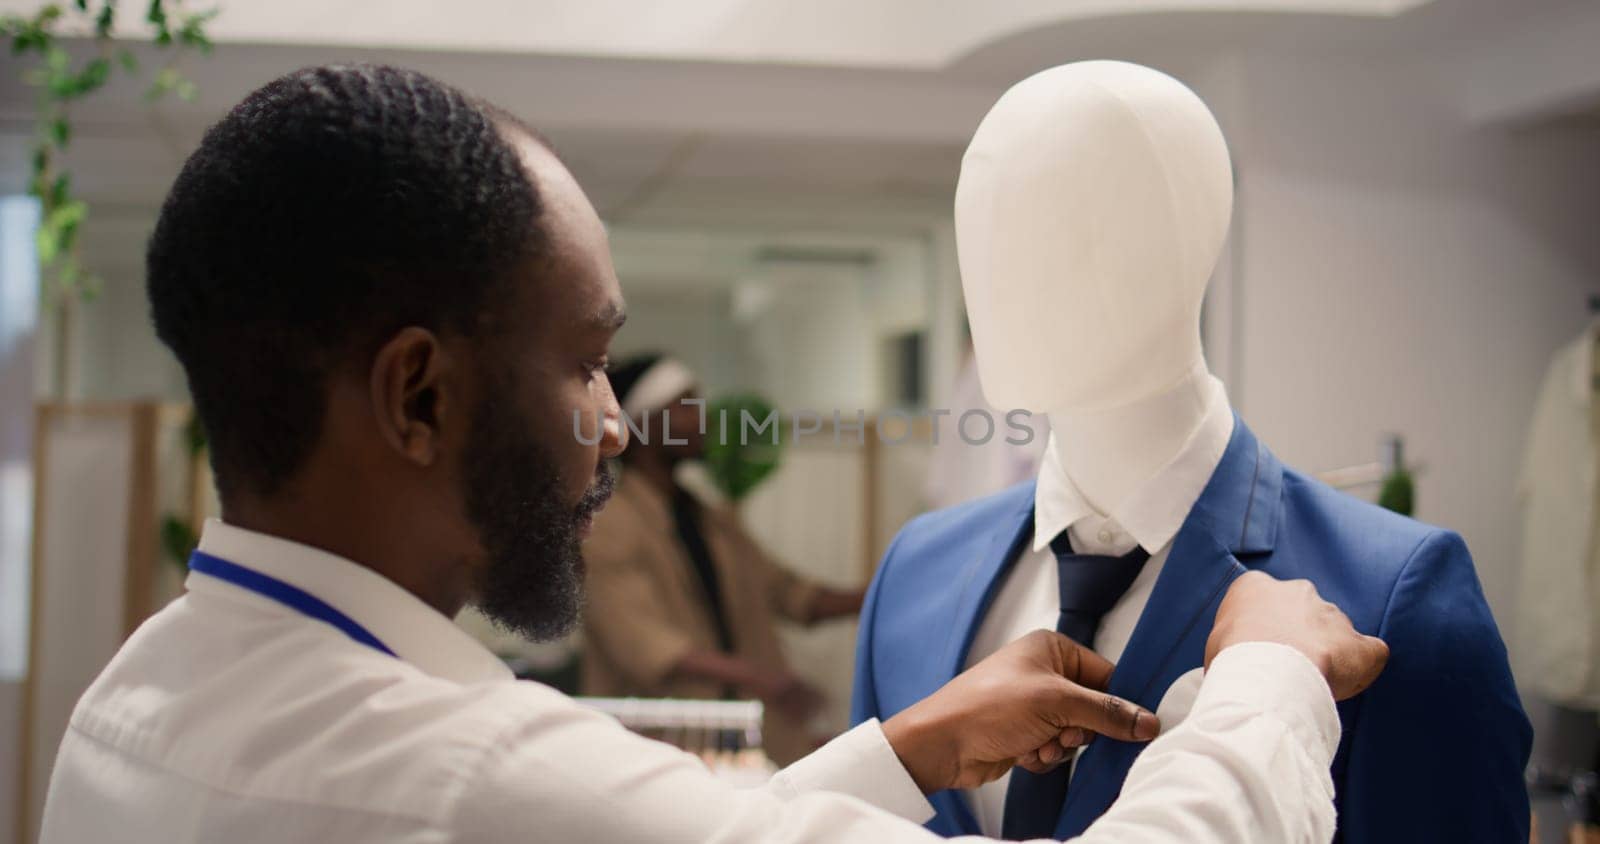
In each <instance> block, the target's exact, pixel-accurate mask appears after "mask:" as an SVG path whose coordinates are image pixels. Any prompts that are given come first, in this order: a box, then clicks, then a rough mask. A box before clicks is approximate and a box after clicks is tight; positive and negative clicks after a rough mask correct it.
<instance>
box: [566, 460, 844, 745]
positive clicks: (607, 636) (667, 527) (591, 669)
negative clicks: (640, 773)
mask: <svg viewBox="0 0 1600 844" xmlns="http://www.w3.org/2000/svg"><path fill="white" fill-rule="evenodd" d="M701 512H702V522H701V526H700V527H701V531H702V532H703V533H704V534H705V539H706V545H707V547H708V548H709V549H710V552H711V558H712V562H713V564H714V565H715V566H716V570H717V581H718V585H719V587H720V588H721V591H722V602H723V604H724V607H723V614H724V616H725V617H726V618H727V622H728V628H729V630H730V632H731V633H732V635H733V641H734V647H735V653H736V654H737V655H738V656H740V657H743V658H745V659H747V660H750V661H751V662H754V663H756V664H759V665H764V666H769V667H773V668H783V669H787V667H788V663H787V662H786V661H785V659H784V656H783V651H782V649H781V648H780V647H779V644H778V636H777V631H776V629H775V628H774V614H778V615H782V616H784V617H785V618H789V619H792V620H796V621H804V620H806V619H807V618H808V616H809V615H810V612H811V606H812V602H813V600H814V598H815V596H816V594H817V586H816V585H815V584H812V583H809V582H807V581H805V580H804V579H802V578H800V577H799V576H797V575H795V574H794V573H792V572H790V571H788V570H787V569H785V568H784V567H782V566H781V565H779V564H778V563H777V562H775V561H774V560H773V559H772V558H771V557H769V556H768V555H767V554H766V553H765V552H764V551H763V550H762V549H761V547H760V546H759V545H757V544H756V542H755V540H753V539H752V538H751V537H750V536H749V535H748V534H746V533H745V532H744V530H743V529H742V528H741V527H740V526H739V524H738V521H737V519H736V518H735V517H734V515H733V514H732V513H731V512H729V511H726V510H721V509H718V508H715V507H711V506H709V505H708V506H706V507H704V508H703V509H702V511H701ZM583 556H584V562H585V563H586V564H587V566H588V576H587V590H588V603H587V609H586V610H585V612H584V654H583V692H584V694H587V695H603V696H622V697H631V696H636V697H678V698H701V699H715V698H718V697H721V695H722V691H723V690H722V689H721V688H720V687H719V686H718V685H717V684H715V683H709V682H703V681H697V680H686V679H670V678H669V677H668V676H667V675H668V673H669V672H670V671H671V669H672V667H673V666H674V665H675V664H676V663H677V662H678V660H680V659H682V658H683V656H684V655H685V654H687V653H688V652H690V651H691V650H710V651H716V650H719V647H718V644H717V635H716V629H715V625H714V622H713V621H712V617H711V614H710V612H709V609H708V608H707V606H706V598H705V590H704V589H703V588H702V587H701V585H700V581H699V578H698V577H697V576H696V575H695V571H694V566H693V564H692V563H691V562H690V560H689V556H688V554H687V552H685V551H684V549H683V547H682V545H681V543H680V542H679V541H678V533H677V529H676V527H675V526H674V524H673V518H672V508H671V502H670V501H668V499H667V498H666V497H665V496H663V495H661V494H660V493H659V492H657V491H656V490H655V488H653V487H652V486H650V484H649V482H648V481H646V480H645V479H643V478H641V477H638V476H636V475H635V476H631V477H630V476H629V475H628V474H627V473H626V471H624V472H623V473H622V475H621V477H619V478H618V481H617V491H616V495H615V496H613V498H612V500H611V503H610V504H608V505H607V506H606V508H605V509H604V510H602V511H601V512H600V514H599V515H598V516H597V517H596V518H595V523H594V531H593V533H592V534H591V535H590V537H589V539H588V541H587V542H585V543H584V546H583ZM763 734H764V738H765V744H766V751H767V754H768V755H769V756H771V757H772V759H773V761H775V762H777V763H778V764H779V765H787V764H789V763H790V762H793V761H794V760H796V759H798V758H800V757H801V756H803V755H805V754H806V752H807V751H809V750H810V749H811V748H810V741H809V738H808V736H807V735H806V731H805V729H804V725H802V724H798V723H795V722H793V721H790V720H789V719H787V718H784V717H783V716H782V715H780V714H778V713H776V712H772V711H771V710H769V711H768V713H767V719H766V724H765V727H764V729H763Z"/></svg>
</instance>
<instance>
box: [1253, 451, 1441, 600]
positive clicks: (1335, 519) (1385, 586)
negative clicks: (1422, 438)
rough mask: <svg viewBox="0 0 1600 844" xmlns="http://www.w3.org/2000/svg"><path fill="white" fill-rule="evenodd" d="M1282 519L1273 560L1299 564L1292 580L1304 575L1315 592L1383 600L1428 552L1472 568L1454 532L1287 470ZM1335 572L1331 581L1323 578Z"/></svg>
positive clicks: (1285, 473) (1329, 578) (1328, 578)
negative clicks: (1409, 565)
mask: <svg viewBox="0 0 1600 844" xmlns="http://www.w3.org/2000/svg"><path fill="white" fill-rule="evenodd" d="M1282 519H1283V521H1282V523H1281V524H1280V526H1279V549H1278V551H1279V554H1278V556H1280V557H1283V556H1286V557H1287V558H1288V559H1290V560H1296V561H1299V562H1301V563H1303V564H1304V566H1305V571H1304V572H1303V573H1302V574H1296V575H1294V576H1309V577H1311V579H1312V580H1315V581H1317V582H1318V586H1319V588H1324V589H1332V590H1334V592H1336V593H1337V592H1340V591H1343V590H1344V589H1351V590H1355V591H1356V592H1359V593H1362V594H1363V595H1364V597H1366V598H1368V599H1374V598H1375V596H1377V595H1387V594H1388V593H1389V591H1390V590H1391V589H1392V587H1393V586H1394V584H1395V583H1396V581H1397V580H1398V578H1399V577H1400V574H1401V572H1402V570H1404V568H1405V567H1406V564H1407V563H1408V562H1409V561H1410V560H1411V559H1412V558H1413V557H1414V556H1416V555H1418V554H1419V552H1423V551H1425V550H1428V549H1433V551H1434V552H1435V553H1439V552H1441V551H1448V552H1449V553H1448V554H1445V555H1444V556H1446V557H1449V558H1450V560H1449V562H1450V564H1451V565H1459V564H1464V565H1466V566H1467V567H1468V568H1469V569H1470V567H1471V565H1472V563H1471V556H1470V554H1469V553H1468V551H1467V548H1466V544H1465V543H1464V542H1463V541H1462V540H1461V538H1460V536H1459V535H1457V534H1456V533H1455V532H1453V531H1450V530H1447V529H1445V528H1441V527H1438V526H1435V525H1430V524H1427V523H1426V522H1421V521H1418V520H1416V519H1413V518H1410V517H1408V516H1402V515H1400V514H1399V513H1394V512H1391V511H1389V510H1385V509H1383V508H1382V507H1379V506H1378V505H1376V504H1373V503H1371V502H1368V501H1364V500H1362V499H1360V498H1357V497H1355V496H1353V495H1350V494H1348V493H1345V492H1341V491H1339V490H1336V489H1334V488H1332V487H1330V486H1328V485H1327V484H1324V483H1322V482H1321V481H1318V480H1316V479H1315V478H1311V477H1309V476H1307V475H1304V474H1302V473H1300V472H1296V471H1294V470H1290V469H1286V470H1285V472H1284V484H1283V516H1282ZM1285 551H1287V552H1288V553H1287V555H1285V554H1284V552H1285ZM1335 571H1336V572H1337V573H1338V576H1337V577H1327V576H1328V575H1331V574H1333V573H1334V572H1335ZM1319 574H1321V575H1323V577H1318V575H1319ZM1350 597H1352V598H1354V597H1355V595H1351V596H1350ZM1335 603H1339V604H1340V605H1341V606H1345V605H1346V604H1345V602H1343V601H1338V600H1335Z"/></svg>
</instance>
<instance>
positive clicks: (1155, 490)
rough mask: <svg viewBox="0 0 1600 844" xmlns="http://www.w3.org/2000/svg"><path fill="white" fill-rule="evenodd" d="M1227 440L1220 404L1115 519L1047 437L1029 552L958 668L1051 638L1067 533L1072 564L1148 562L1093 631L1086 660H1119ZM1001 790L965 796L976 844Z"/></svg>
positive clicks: (996, 811)
mask: <svg viewBox="0 0 1600 844" xmlns="http://www.w3.org/2000/svg"><path fill="white" fill-rule="evenodd" d="M1232 436H1233V410H1232V409H1231V408H1230V407H1229V406H1228V403H1227V402H1225V401H1217V402H1212V405H1211V408H1210V409H1209V410H1208V411H1207V413H1206V416H1205V418H1204V419H1203V420H1202V421H1201V423H1200V427H1199V428H1197V429H1196V430H1195V433H1194V434H1193V435H1192V436H1190V437H1189V440H1188V442H1186V443H1185V444H1184V446H1183V447H1182V448H1181V449H1179V451H1178V453H1177V454H1176V455H1174V456H1173V458H1172V459H1171V460H1169V461H1167V463H1166V464H1165V465H1163V466H1162V467H1161V468H1160V469H1158V470H1157V471H1156V473H1155V474H1154V475H1153V476H1151V478H1150V479H1149V480H1147V481H1146V482H1144V483H1143V484H1141V485H1140V486H1139V487H1138V488H1137V489H1135V490H1134V492H1133V494H1132V495H1130V496H1128V498H1127V500H1126V501H1124V502H1122V503H1121V504H1119V505H1117V507H1116V508H1115V510H1114V512H1112V513H1110V514H1101V513H1098V512H1096V510H1095V508H1094V506H1093V505H1091V504H1090V503H1089V500H1088V499H1087V498H1085V497H1084V495H1083V493H1082V492H1081V491H1079V489H1078V488H1077V486H1076V485H1074V484H1073V482H1072V479H1071V478H1070V477H1068V476H1067V473H1066V471H1065V470H1063V469H1062V468H1061V460H1060V459H1059V456H1058V451H1057V449H1059V448H1060V445H1059V442H1058V441H1057V440H1056V438H1055V435H1053V434H1052V435H1051V437H1050V443H1049V445H1047V446H1046V447H1045V453H1044V460H1043V462H1041V463H1040V465H1039V483H1038V487H1037V488H1036V489H1035V491H1034V499H1033V542H1032V543H1031V544H1030V546H1029V548H1027V549H1024V550H1023V552H1022V553H1021V555H1020V556H1019V557H1018V559H1017V561H1016V562H1015V563H1014V564H1013V565H1012V566H1011V569H1010V571H1008V572H1007V573H1006V576H1005V582H1004V583H1002V584H1001V585H1000V591H999V592H998V593H996V594H995V598H994V603H992V604H990V606H989V611H988V612H987V613H986V614H985V615H984V617H983V621H982V622H981V623H980V624H979V625H978V632H977V635H975V636H974V637H973V640H972V650H971V651H970V652H969V653H968V654H967V666H968V667H971V666H973V665H976V664H977V663H978V662H979V661H980V660H982V659H984V658H985V657H987V656H989V655H990V654H992V653H994V652H995V651H997V650H1000V649H1001V648H1002V647H1004V646H1006V645H1007V644H1010V643H1011V642H1014V641H1016V640H1017V639H1020V638H1022V637H1023V636H1025V635H1027V634H1028V633H1029V632H1031V631H1034V630H1038V629H1039V628H1041V627H1042V628H1044V629H1046V630H1053V629H1055V626H1056V619H1057V617H1058V616H1059V615H1060V614H1061V592H1060V581H1061V576H1060V570H1059V568H1058V567H1057V565H1056V555H1055V552H1054V551H1052V550H1051V549H1050V542H1051V540H1053V539H1055V538H1056V537H1057V536H1059V535H1060V534H1061V532H1062V531H1063V530H1065V531H1070V534H1069V535H1070V537H1071V539H1072V549H1073V551H1075V552H1076V553H1079V554H1107V555H1111V556H1117V557H1120V556H1123V555H1125V554H1127V553H1129V552H1131V551H1133V549H1134V548H1135V547H1140V548H1143V549H1144V550H1145V551H1147V552H1149V554H1150V559H1149V560H1147V561H1146V562H1145V564H1144V568H1143V569H1142V570H1140V572H1139V576H1138V577H1137V578H1136V579H1135V580H1134V581H1133V585H1131V586H1129V587H1128V591H1127V592H1125V593H1123V595H1122V598H1121V599H1119V600H1118V601H1117V604H1116V606H1114V607H1112V608H1111V610H1110V611H1109V612H1107V613H1106V614H1105V617H1104V618H1102V619H1101V620H1100V629H1099V631H1098V632H1096V633H1095V638H1094V650H1095V653H1098V654H1100V655H1101V656H1103V657H1105V658H1106V659H1107V660H1109V661H1111V662H1113V663H1114V662H1116V661H1117V660H1119V659H1121V658H1122V650H1123V648H1125V647H1127V645H1128V639H1129V638H1131V637H1132V636H1133V628H1134V626H1135V625H1137V624H1138V623H1139V614H1140V613H1142V612H1144V605H1145V604H1147V603H1149V601H1150V593H1151V591H1152V590H1154V589H1155V585H1156V578H1157V577H1159V576H1160V575H1161V569H1162V567H1163V566H1165V565H1166V562H1167V554H1168V552H1169V551H1170V550H1171V548H1172V538H1173V537H1175V536H1177V535H1178V529H1179V528H1181V527H1183V522H1184V520H1185V519H1187V518H1188V517H1189V511H1190V510H1191V509H1193V507H1194V503H1195V502H1196V501H1198V500H1199V499H1200V493H1202V492H1204V491H1205V488H1206V483H1207V482H1209V481H1210V480H1211V475H1212V473H1213V472H1215V471H1216V469H1217V464H1219V463H1221V462H1222V454H1223V452H1225V451H1227V450H1228V440H1229V439H1230V438H1232ZM1175 685H1176V684H1175ZM1158 714H1161V715H1165V714H1166V713H1165V712H1159V713H1158ZM1168 726H1170V725H1168ZM1010 784H1011V775H1010V774H1009V773H1008V774H1006V775H1005V776H1003V777H1001V778H1000V779H998V780H995V781H994V782H991V783H988V784H986V785H983V786H980V787H979V788H976V789H972V790H970V791H968V792H967V798H968V801H969V803H970V805H971V806H972V809H973V815H974V816H975V817H976V818H977V821H978V828H979V829H981V830H983V832H984V834H985V835H990V836H995V837H998V836H999V835H1000V829H1001V827H1000V824H1001V819H1002V815H1004V813H1005V805H1006V788H1007V787H1009V786H1010Z"/></svg>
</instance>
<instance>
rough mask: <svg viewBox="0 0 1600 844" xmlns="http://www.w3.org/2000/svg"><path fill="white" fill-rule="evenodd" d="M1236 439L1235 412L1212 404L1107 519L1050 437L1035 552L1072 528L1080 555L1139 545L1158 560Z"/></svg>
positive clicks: (1038, 497)
mask: <svg viewBox="0 0 1600 844" xmlns="http://www.w3.org/2000/svg"><path fill="white" fill-rule="evenodd" d="M1232 433H1233V410H1232V408H1231V407H1230V406H1229V405H1228V403H1227V402H1225V401H1222V402H1214V403H1213V404H1212V406H1211V407H1210V408H1209V409H1208V410H1207V411H1206V416H1205V419H1204V421H1202V422H1201V424H1200V426H1199V427H1198V428H1197V429H1196V430H1195V432H1194V434H1193V435H1192V436H1191V437H1190V438H1189V440H1188V441H1187V442H1186V443H1185V444H1184V446H1183V448H1181V449H1179V451H1178V453H1177V454H1176V455H1174V456H1173V458H1172V459H1171V460H1169V461H1167V462H1166V463H1165V464H1164V465H1163V466H1162V467H1161V468H1160V469H1158V470H1157V471H1156V472H1155V474H1154V475H1152V476H1151V477H1150V478H1149V479H1147V480H1146V481H1145V482H1144V483H1142V484H1141V485H1140V486H1139V487H1138V488H1136V489H1135V490H1134V491H1133V493H1132V494H1131V495H1129V496H1127V497H1126V498H1125V499H1123V501H1122V502H1121V503H1120V504H1118V505H1117V506H1116V507H1113V508H1112V510H1111V512H1110V513H1108V514H1100V513H1097V512H1095V509H1094V506H1093V505H1091V504H1090V503H1089V501H1088V499H1087V498H1085V497H1084V495H1083V493H1082V492H1081V491H1080V490H1079V489H1078V487H1077V486H1076V485H1075V484H1073V482H1072V479H1071V478H1070V477H1068V476H1067V473H1066V470H1065V469H1063V468H1062V462H1061V460H1059V459H1058V455H1057V453H1056V449H1057V448H1058V443H1057V441H1056V437H1055V435H1054V434H1051V435H1050V442H1049V445H1048V446H1046V449H1045V454H1044V459H1043V460H1042V461H1041V464H1040V468H1039V484H1038V487H1037V489H1036V491H1035V492H1034V516H1033V526H1034V532H1033V550H1034V551H1042V550H1044V548H1045V547H1046V546H1048V545H1049V544H1050V541H1051V540H1052V539H1054V538H1055V537H1056V536H1058V535H1059V534H1060V533H1061V531H1063V530H1067V529H1069V528H1071V530H1072V545H1073V548H1074V549H1075V550H1077V551H1078V552H1080V553H1098V554H1117V555H1121V554H1126V553H1127V552H1129V551H1131V550H1133V547H1134V545H1138V546H1139V547H1141V548H1143V549H1145V550H1146V551H1148V552H1150V553H1151V554H1155V553H1156V552H1158V551H1160V550H1161V549H1162V548H1165V547H1166V546H1167V544H1168V543H1169V542H1171V541H1172V538H1173V537H1174V536H1176V535H1177V533H1178V529H1179V528H1181V527H1183V522H1184V520H1185V519H1187V518H1188V516H1189V511H1190V510H1191V509H1193V507H1194V503H1195V501H1197V500H1199V498H1200V493H1201V492H1203V491H1204V490H1205V486H1206V482H1207V481H1209V480H1210V479H1211V473H1212V472H1213V471H1215V470H1216V468H1217V463H1218V462H1219V461H1220V460H1221V459H1222V454H1223V452H1224V451H1226V450H1227V448H1228V439H1229V438H1230V437H1231V436H1232Z"/></svg>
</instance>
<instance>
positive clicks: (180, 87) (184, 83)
mask: <svg viewBox="0 0 1600 844" xmlns="http://www.w3.org/2000/svg"><path fill="white" fill-rule="evenodd" d="M175 90H176V91H177V93H178V99H180V100H183V101H184V102H186V103H192V102H194V98H195V97H196V96H197V95H199V93H200V89H199V88H198V87H196V86H195V84H194V83H193V82H190V81H189V80H187V79H180V80H178V84H177V86H176V87H175Z"/></svg>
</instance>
